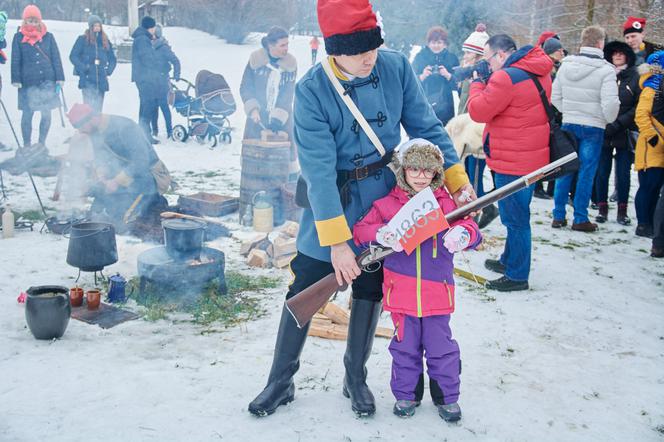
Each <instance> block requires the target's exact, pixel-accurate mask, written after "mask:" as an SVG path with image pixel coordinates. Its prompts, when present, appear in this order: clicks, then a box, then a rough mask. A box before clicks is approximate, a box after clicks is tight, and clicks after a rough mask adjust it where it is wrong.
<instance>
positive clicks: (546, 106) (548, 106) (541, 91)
mask: <svg viewBox="0 0 664 442" xmlns="http://www.w3.org/2000/svg"><path fill="white" fill-rule="evenodd" d="M526 73H527V74H528V76H529V77H530V78H531V80H533V82H534V83H535V87H537V90H538V91H539V96H540V98H541V99H542V104H543V105H544V110H545V111H546V115H547V117H549V123H550V124H553V123H554V122H555V121H556V117H555V115H554V114H553V109H552V108H551V103H549V99H548V98H547V97H546V92H545V91H544V88H543V87H542V84H541V83H540V82H539V80H538V79H537V75H535V74H531V73H530V72H527V71H526Z"/></svg>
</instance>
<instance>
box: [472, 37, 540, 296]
mask: <svg viewBox="0 0 664 442" xmlns="http://www.w3.org/2000/svg"><path fill="white" fill-rule="evenodd" d="M484 59H485V60H486V61H487V63H488V64H489V67H490V69H491V72H492V73H491V75H490V76H488V75H486V74H485V73H482V72H477V71H476V72H475V73H474V74H473V78H474V80H473V83H472V84H471V85H470V97H469V98H468V112H469V113H470V116H471V117H472V119H473V120H474V121H477V122H480V123H486V127H485V129H484V152H485V153H486V161H487V164H488V166H489V167H490V168H491V170H493V171H494V172H495V183H496V187H503V186H505V185H507V184H509V183H511V182H513V181H515V180H518V179H519V178H521V177H522V176H524V175H527V174H529V173H531V172H532V171H534V170H536V169H539V168H540V167H543V166H545V165H546V164H548V163H549V118H548V117H547V114H546V111H545V109H544V106H543V105H542V99H541V97H540V94H539V91H538V88H537V86H536V84H535V81H534V80H535V79H536V80H537V81H538V82H539V83H540V84H541V87H542V88H543V89H544V91H545V92H546V95H547V97H549V96H550V95H551V69H552V68H553V62H552V61H551V58H549V57H548V56H547V55H546V53H545V52H544V51H543V50H542V48H540V47H533V46H524V47H522V48H521V49H518V50H517V47H516V43H515V42H514V40H513V39H512V38H511V37H510V36H509V35H505V34H499V35H494V36H493V37H491V38H490V39H489V40H488V41H487V44H486V46H485V48H484ZM532 197H533V186H529V187H527V188H525V189H523V190H521V191H519V192H516V193H515V194H513V195H510V196H509V197H507V198H505V199H503V200H500V201H499V202H498V210H499V212H500V220H501V222H502V223H503V224H504V225H505V227H506V228H507V240H506V242H505V250H504V251H503V254H502V255H501V257H500V259H487V260H486V261H485V263H484V265H485V266H486V268H488V269H489V270H492V271H494V272H496V273H502V274H503V276H502V277H501V278H499V279H496V280H493V281H489V282H487V284H486V287H487V288H488V289H491V290H499V291H505V292H507V291H516V290H527V289H528V276H529V274H530V254H531V231H530V202H531V200H532Z"/></svg>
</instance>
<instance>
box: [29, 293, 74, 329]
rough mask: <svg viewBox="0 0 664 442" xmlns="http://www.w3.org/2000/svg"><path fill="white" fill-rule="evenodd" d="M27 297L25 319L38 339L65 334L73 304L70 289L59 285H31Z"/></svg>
mask: <svg viewBox="0 0 664 442" xmlns="http://www.w3.org/2000/svg"><path fill="white" fill-rule="evenodd" d="M27 293H28V297H27V298H26V299H25V320H26V322H27V323H28V328H29V329H30V331H31V332H32V334H33V336H34V337H35V338H37V339H57V338H61V337H62V335H64V334H65V330H66V329H67V324H69V317H70V316H71V305H70V304H69V290H68V289H67V287H61V286H59V285H41V286H37V287H30V288H29V289H28V291H27Z"/></svg>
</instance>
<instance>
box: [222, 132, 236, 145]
mask: <svg viewBox="0 0 664 442" xmlns="http://www.w3.org/2000/svg"><path fill="white" fill-rule="evenodd" d="M219 137H221V142H222V143H226V144H231V143H232V142H233V138H232V137H231V134H230V133H228V132H224V133H222V134H220V135H219Z"/></svg>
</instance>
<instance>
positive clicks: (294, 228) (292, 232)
mask: <svg viewBox="0 0 664 442" xmlns="http://www.w3.org/2000/svg"><path fill="white" fill-rule="evenodd" d="M279 231H280V232H282V233H284V234H286V235H287V236H289V237H291V238H295V237H297V234H298V232H299V231H300V225H299V224H298V223H296V222H295V221H286V222H285V223H284V225H283V226H281V227H280V228H279Z"/></svg>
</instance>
